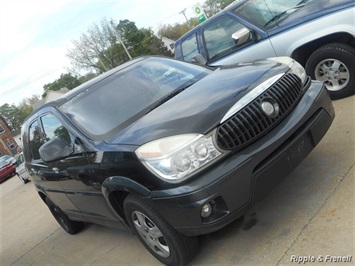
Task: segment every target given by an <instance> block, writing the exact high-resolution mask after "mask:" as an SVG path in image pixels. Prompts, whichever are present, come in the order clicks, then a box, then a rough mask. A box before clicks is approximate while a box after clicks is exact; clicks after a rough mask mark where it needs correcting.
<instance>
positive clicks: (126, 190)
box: [102, 176, 150, 220]
mask: <svg viewBox="0 0 355 266" xmlns="http://www.w3.org/2000/svg"><path fill="white" fill-rule="evenodd" d="M102 194H103V195H104V197H105V199H106V201H107V202H108V203H109V204H110V206H111V207H112V209H113V210H114V211H115V212H116V213H117V214H118V215H119V216H120V217H122V218H123V219H125V220H126V218H125V214H124V209H123V203H124V200H125V199H126V198H127V196H128V195H129V194H135V195H138V196H140V197H145V198H146V197H149V195H150V190H149V189H147V188H145V187H144V186H142V185H141V184H139V183H137V182H135V181H133V180H132V179H129V178H127V177H123V176H113V177H110V178H108V179H106V180H105V181H104V183H103V184H102Z"/></svg>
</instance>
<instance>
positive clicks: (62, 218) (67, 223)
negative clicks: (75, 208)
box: [46, 198, 84, 235]
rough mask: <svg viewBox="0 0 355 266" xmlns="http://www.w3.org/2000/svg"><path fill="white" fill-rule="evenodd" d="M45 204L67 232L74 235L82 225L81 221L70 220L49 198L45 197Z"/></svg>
mask: <svg viewBox="0 0 355 266" xmlns="http://www.w3.org/2000/svg"><path fill="white" fill-rule="evenodd" d="M46 204H47V206H48V208H49V210H50V211H51V213H52V214H53V216H54V218H55V219H56V220H57V222H58V223H59V225H60V226H61V227H62V228H63V229H64V230H65V231H66V232H67V233H69V234H71V235H74V234H76V233H78V232H79V231H80V230H81V229H82V228H83V226H84V223H83V222H77V221H72V220H70V219H69V217H68V216H67V215H66V214H65V213H64V212H63V211H62V210H61V209H60V208H59V207H58V206H56V205H55V204H54V203H53V202H52V201H51V200H50V199H49V198H46Z"/></svg>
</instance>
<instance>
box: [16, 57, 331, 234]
mask: <svg viewBox="0 0 355 266" xmlns="http://www.w3.org/2000/svg"><path fill="white" fill-rule="evenodd" d="M142 60H145V59H142ZM147 60H148V59H147ZM149 60H153V61H154V60H157V63H159V60H163V59H159V58H156V59H149ZM164 60H168V61H169V60H172V61H173V62H177V61H176V60H173V59H164ZM138 61H139V60H138ZM138 61H136V62H138ZM281 61H282V62H289V63H290V62H292V60H291V59H289V58H283V59H272V60H263V61H257V62H247V63H243V64H237V65H232V66H226V67H221V68H218V69H215V70H214V71H211V72H209V73H208V75H207V76H204V77H203V78H202V79H200V80H197V81H196V82H195V83H194V84H193V85H191V86H190V87H188V88H186V89H185V90H183V91H182V92H180V93H179V94H176V95H175V94H174V96H172V97H171V98H170V99H169V100H167V101H164V102H163V103H161V104H160V105H159V106H157V107H156V108H155V109H153V110H151V111H150V112H147V113H146V114H144V115H140V116H138V117H137V119H136V120H135V121H133V122H132V123H130V124H129V125H127V126H126V128H125V129H119V130H116V131H113V133H110V134H108V135H105V136H104V138H101V137H98V138H97V139H95V138H91V137H88V136H87V135H86V134H84V133H83V132H82V131H81V130H79V127H78V126H76V124H75V123H74V122H73V121H71V120H70V116H69V115H70V114H69V115H68V114H66V115H64V114H63V113H62V112H61V108H60V106H62V105H63V104H64V103H66V102H69V103H71V99H72V98H73V97H80V95H81V94H80V92H81V90H90V86H85V85H83V86H82V87H81V88H79V89H77V90H76V91H75V92H72V93H71V95H69V96H66V97H64V98H62V99H60V100H59V101H56V102H52V103H49V104H47V105H46V106H44V107H42V108H40V109H39V110H37V111H36V112H35V113H34V114H32V115H31V116H30V117H29V118H28V119H27V120H26V121H25V122H24V125H23V127H22V140H23V153H24V156H25V160H26V168H27V169H29V173H30V175H31V179H32V181H33V183H34V185H35V187H36V189H37V191H38V193H39V194H40V195H41V197H42V198H45V197H48V198H50V200H51V201H52V202H53V203H54V204H55V205H56V206H59V207H60V208H61V209H62V210H63V212H64V213H65V214H66V215H67V216H68V217H69V218H70V219H71V220H75V221H87V222H95V223H99V224H103V225H109V226H115V227H117V228H127V224H126V222H125V217H124V212H123V202H124V199H125V197H127V195H128V194H129V193H134V194H135V195H137V196H139V197H141V198H142V199H144V200H146V201H147V202H148V203H149V204H151V206H152V208H153V209H155V210H156V211H157V212H159V213H160V215H161V216H162V217H164V218H165V220H166V221H168V222H169V224H171V225H172V226H173V227H174V228H175V229H176V230H178V231H179V232H181V233H183V234H185V235H198V234H203V233H208V232H213V231H215V230H218V229H220V228H221V227H223V226H225V225H226V224H228V223H229V222H231V221H232V220H234V219H236V218H237V217H239V216H241V215H243V214H244V213H245V211H247V210H248V209H249V208H250V207H251V206H252V205H253V204H255V202H256V201H257V200H259V199H260V198H261V197H263V196H264V195H265V194H266V193H267V192H270V191H271V189H272V188H273V187H274V186H275V185H276V184H277V183H278V182H280V180H282V179H283V178H284V177H285V176H286V175H287V173H289V172H290V171H291V170H292V169H293V168H294V167H295V166H296V165H297V164H298V163H299V162H300V161H301V160H303V159H304V158H305V157H306V155H307V154H308V153H309V152H310V151H311V150H312V149H313V148H314V147H315V145H316V144H317V143H318V142H319V140H320V139H321V138H322V137H323V136H324V134H325V133H326V132H327V130H328V128H329V126H330V124H331V123H332V120H333V118H334V110H333V107H332V104H331V101H330V98H329V95H328V93H327V91H326V89H325V87H324V86H323V85H322V84H321V83H319V82H311V81H310V79H307V80H306V81H305V82H304V83H303V81H302V79H301V78H300V77H298V76H296V77H295V75H296V74H293V73H292V74H290V73H288V71H289V69H290V67H291V65H295V62H293V63H292V64H291V65H288V64H284V63H280V62H281ZM276 62H278V63H276ZM140 63H142V64H144V61H140ZM180 63H181V64H188V65H191V64H189V63H183V62H180ZM158 65H159V64H158ZM296 65H297V64H296ZM194 67H199V66H195V65H194ZM201 68H203V67H201ZM121 69H122V68H120V69H119V70H117V69H116V70H112V71H111V73H115V71H120V70H121ZM285 73H287V74H285ZM287 75H291V76H292V77H293V78H295V80H296V81H297V84H299V87H300V88H299V92H298V95H299V97H296V98H295V100H294V104H293V105H290V110H289V112H288V113H287V114H286V115H285V117H282V119H281V118H280V121H278V123H275V124H274V126H273V127H272V128H270V130H269V131H267V132H266V131H265V134H263V135H261V136H260V137H259V138H258V139H256V140H255V141H253V142H251V144H248V145H247V146H245V147H243V148H242V149H240V150H230V151H224V150H222V149H221V148H217V149H219V150H220V152H221V154H222V155H221V157H219V159H217V160H216V161H212V162H211V163H210V164H208V165H206V166H204V167H202V168H201V169H200V170H199V171H197V172H195V173H193V174H192V175H191V176H189V177H188V178H186V179H183V180H181V181H180V182H169V181H168V180H166V179H163V178H162V177H159V176H158V175H157V174H155V173H153V172H152V171H150V170H149V169H148V168H147V167H146V166H145V165H144V163H143V162H142V161H141V160H140V159H139V157H138V156H137V154H136V150H137V148H139V147H141V145H142V144H146V143H148V142H151V141H154V140H157V139H159V138H163V137H167V136H172V135H178V134H182V133H202V134H206V133H209V134H210V135H211V136H212V137H213V144H214V145H218V144H217V137H216V131H217V127H218V126H220V125H221V124H223V123H222V122H221V119H222V118H223V116H224V115H225V114H226V113H227V112H228V111H229V110H230V108H231V107H232V106H233V105H234V104H235V103H237V102H239V101H241V100H244V99H245V98H246V97H251V96H250V92H253V91H258V90H257V89H255V88H258V87H259V85H261V84H265V81H268V80H270V79H271V80H273V78H275V77H277V78H278V79H280V80H281V77H283V76H287ZM108 76H109V75H107V74H106V75H103V76H101V77H99V78H98V79H96V81H95V82H100V81H102V80H104V79H105V78H107V77H108ZM275 84H276V85H275V86H274V84H272V83H271V84H269V85H268V86H271V85H272V86H274V87H275V89H276V90H277V88H279V87H278V86H279V85H277V84H279V83H277V82H276V83H275ZM291 84H293V83H291ZM272 86H271V87H272ZM284 86H288V85H287V84H286V85H284ZM268 88H269V87H265V90H267V89H268ZM97 89H98V91H97V92H100V88H97ZM288 89H290V91H289V92H290V93H291V94H293V93H294V91H296V90H297V88H296V86H294V87H293V85H292V86H289V87H288ZM279 90H280V91H281V90H283V88H282V87H281V88H279ZM285 91H286V92H287V90H285ZM101 93H102V91H101ZM122 93H124V88H122ZM258 93H261V92H258ZM265 93H266V92H265ZM276 94H277V92H276ZM265 95H266V94H264V92H263V93H261V94H260V95H256V96H255V97H260V99H261V100H265V99H264V98H265V97H269V96H265ZM280 95H282V94H280ZM274 97H275V98H277V95H276V96H274ZM258 99H259V98H258ZM267 99H268V98H266V100H267ZM253 100H255V99H252V98H251V99H250V101H251V102H250V105H251V104H252V102H253ZM281 101H282V99H280V104H282V103H281ZM104 107H105V106H102V108H104ZM256 108H260V106H258V107H256ZM263 112H264V114H263V113H261V114H260V116H262V117H264V116H266V113H265V111H263ZM255 113H256V112H255ZM112 115H117V114H116V113H113V114H112ZM252 115H253V114H252ZM252 115H251V117H252ZM48 116H51V117H52V118H53V117H55V118H56V119H57V120H56V121H54V120H51V123H49V124H46V123H45V122H44V121H46V119H44V118H45V117H47V119H48ZM265 119H266V118H265ZM248 121H249V123H251V124H252V122H253V119H252V118H250V117H249V120H248ZM242 123H244V124H247V122H246V121H244V122H242ZM48 126H49V127H50V130H49V131H46V130H47V129H48V128H47V127H48ZM33 129H34V130H33ZM63 129H67V131H68V136H69V138H70V140H68V141H70V143H67V145H69V144H70V145H72V146H70V147H72V151H73V152H72V153H71V154H69V155H66V156H64V157H63V158H59V159H58V158H56V159H53V160H52V161H51V160H47V161H46V162H45V161H44V160H43V158H40V151H41V149H42V148H43V149H45V147H46V145H47V144H48V143H50V141H51V140H50V138H51V137H52V136H51V134H49V133H55V132H57V133H58V132H60V133H61V134H63ZM305 136H307V138H306V137H305ZM61 137H63V135H60V134H57V135H56V134H54V137H53V138H61ZM38 143H39V144H40V145H42V146H40V145H37V144H38ZM293 143H296V144H294V145H293ZM302 143H304V144H305V145H304V146H305V149H304V150H302V149H300V151H299V152H297V150H298V147H301V146H302ZM34 144H36V145H37V146H36V145H34ZM31 145H34V146H31ZM37 149H38V150H39V153H38V150H37ZM37 153H38V154H37ZM285 159H289V160H290V161H291V164H283V162H284V160H285ZM273 161H275V162H276V164H273ZM280 162H281V163H280ZM274 165H277V167H281V166H282V167H281V168H282V169H280V172H279V173H276V174H274V173H273V175H271V177H268V174H265V173H268V172H267V171H268V169H271V170H270V171H271V172H273V171H274V169H275V166H274ZM277 167H276V168H277ZM264 168H265V169H266V170H265V171H264V170H263V169H264ZM266 178H267V180H268V181H267V182H266V183H267V184H269V186H263V185H258V184H263V181H259V180H266ZM260 187H261V188H263V187H265V191H264V190H263V189H260ZM260 191H261V192H260ZM208 201H213V202H214V203H213V204H215V206H216V207H215V212H214V214H213V216H211V217H210V218H208V219H207V220H204V219H201V208H202V206H203V204H205V203H206V202H208Z"/></svg>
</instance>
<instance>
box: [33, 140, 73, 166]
mask: <svg viewBox="0 0 355 266" xmlns="http://www.w3.org/2000/svg"><path fill="white" fill-rule="evenodd" d="M73 153H74V144H72V143H71V144H67V143H66V142H64V140H62V139H60V138H54V139H51V140H50V141H48V142H46V143H44V144H43V145H42V146H41V147H40V148H39V155H40V156H41V158H42V160H43V161H44V162H45V163H49V162H53V161H56V160H59V159H62V158H65V157H67V156H69V155H71V154H73Z"/></svg>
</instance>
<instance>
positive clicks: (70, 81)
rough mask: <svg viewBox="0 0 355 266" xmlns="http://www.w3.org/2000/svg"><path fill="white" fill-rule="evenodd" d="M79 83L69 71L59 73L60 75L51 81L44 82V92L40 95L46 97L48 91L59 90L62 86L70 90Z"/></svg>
mask: <svg viewBox="0 0 355 266" xmlns="http://www.w3.org/2000/svg"><path fill="white" fill-rule="evenodd" d="M80 84H81V82H80V80H79V79H78V78H77V77H76V76H73V75H72V74H70V73H66V74H60V77H59V78H58V79H56V80H55V81H53V82H52V83H48V84H45V85H44V86H43V89H44V93H43V95H42V97H43V98H44V97H46V95H47V93H48V91H59V90H60V89H62V88H67V89H68V90H71V89H73V88H75V87H77V86H79V85H80Z"/></svg>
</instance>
